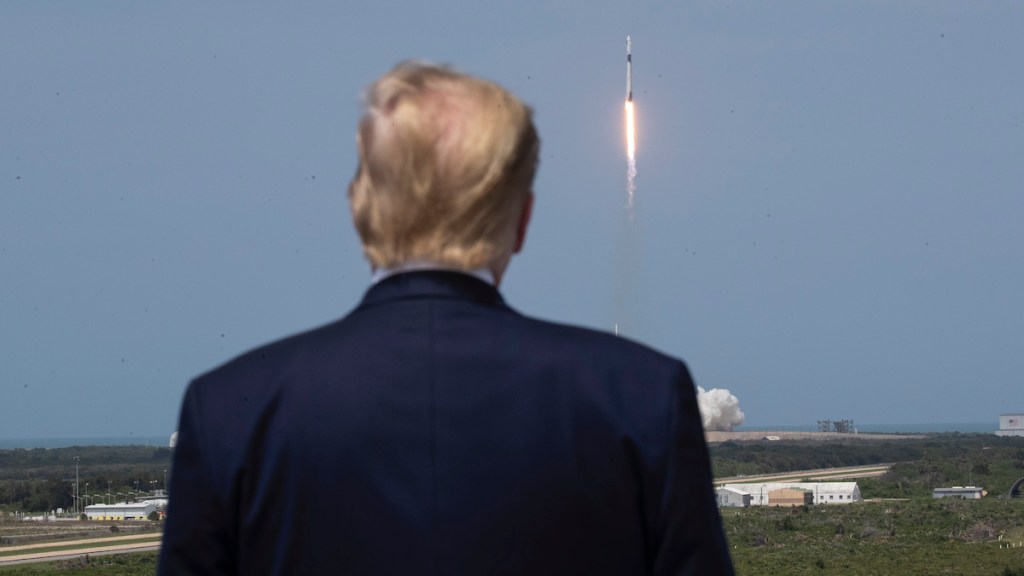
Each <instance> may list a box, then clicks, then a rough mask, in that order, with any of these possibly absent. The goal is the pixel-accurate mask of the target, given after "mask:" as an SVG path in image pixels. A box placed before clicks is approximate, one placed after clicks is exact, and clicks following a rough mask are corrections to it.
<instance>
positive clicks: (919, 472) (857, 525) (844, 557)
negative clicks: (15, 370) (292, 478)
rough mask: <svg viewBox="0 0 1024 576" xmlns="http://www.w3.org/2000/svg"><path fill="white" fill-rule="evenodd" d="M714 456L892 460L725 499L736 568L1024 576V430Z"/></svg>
mask: <svg viewBox="0 0 1024 576" xmlns="http://www.w3.org/2000/svg"><path fill="white" fill-rule="evenodd" d="M712 457H713V460H714V465H715V470H716V472H718V475H719V476H726V475H732V474H763V473H772V472H775V473H780V472H789V471H792V470H805V469H812V468H818V467H829V466H853V465H867V464H874V463H878V462H896V463H897V464H896V465H895V466H893V467H892V469H891V470H890V471H889V472H887V473H886V474H884V475H883V476H879V477H876V478H865V479H858V480H857V481H858V483H859V484H860V487H861V492H862V494H863V496H864V497H865V498H868V499H870V500H871V501H867V502H860V503H855V504H850V505H842V506H840V505H833V506H822V505H819V506H806V507H799V508H767V507H764V508H748V509H725V510H723V511H722V519H723V522H724V526H725V531H726V537H727V538H728V540H729V545H730V548H731V552H732V555H733V560H734V562H735V564H736V569H737V573H738V574H739V575H740V576H776V575H778V576H800V575H835V576H840V575H841V576H917V575H921V576H935V575H947V574H948V575H961V576H1024V499H1009V498H1006V497H1005V495H1006V494H1007V493H1008V492H1009V490H1010V486H1011V485H1012V484H1013V482H1015V481H1016V480H1017V479H1018V478H1020V477H1022V476H1024V438H997V437H995V436H992V435H944V436H937V437H928V438H923V439H918V440H900V441H894V442H885V441H857V442H852V443H847V442H828V443H821V442H792V443H790V442H771V443H758V442H736V443H733V442H728V443H723V444H721V445H718V446H714V447H713V448H712ZM966 484H975V485H978V486H982V487H984V488H985V489H986V490H988V492H989V495H988V496H987V497H986V498H984V499H982V500H978V501H967V500H934V499H932V498H931V490H932V489H933V488H934V487H937V486H952V485H966ZM140 526H141V525H140ZM147 529H153V530H156V529H158V526H157V525H155V524H154V525H152V526H150V527H147ZM104 531H106V535H108V536H109V535H112V533H111V532H110V530H109V526H104V525H103V524H102V523H87V522H67V523H61V522H58V523H43V524H38V523H25V522H11V521H2V520H0V542H2V541H3V540H4V539H5V538H6V539H7V542H6V543H7V544H8V545H14V544H36V543H37V541H38V540H40V539H42V540H48V542H45V543H44V542H39V545H40V546H66V545H72V544H71V542H70V541H69V539H70V538H71V537H75V538H85V537H96V536H98V535H102V533H103V532H104ZM118 534H119V535H122V536H123V535H127V534H133V532H127V534H126V531H125V530H120V531H119V533H118ZM139 536H140V537H146V536H145V534H139ZM153 537H154V538H155V536H153ZM2 550H3V547H0V554H2ZM155 571H156V553H154V552H142V553H133V554H118V555H111V556H91V557H90V558H89V561H88V562H86V561H84V560H82V559H76V560H70V561H63V562H47V563H39V564H32V565H23V566H12V567H6V568H0V576H17V575H37V576H38V575H40V574H47V573H52V574H70V575H76V576H77V575H92V574H104V575H125V576H128V575H131V576H135V575H152V574H154V573H155Z"/></svg>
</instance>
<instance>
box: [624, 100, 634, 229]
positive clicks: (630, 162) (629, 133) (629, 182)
mask: <svg viewBox="0 0 1024 576" xmlns="http://www.w3.org/2000/svg"><path fill="white" fill-rule="evenodd" d="M635 193H636V123H635V120H634V116H633V103H632V102H631V101H628V100H627V101H626V206H627V207H628V208H630V209H632V208H633V195H634V194H635ZM630 217H632V213H630Z"/></svg>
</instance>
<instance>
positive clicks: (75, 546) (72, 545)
mask: <svg viewBox="0 0 1024 576" xmlns="http://www.w3.org/2000/svg"><path fill="white" fill-rule="evenodd" d="M161 537H162V535H161V534H147V535H144V536H139V537H138V538H128V539H124V540H116V541H112V542H88V543H82V542H77V543H76V542H69V543H67V544H40V545H39V546H36V547H33V548H19V549H18V550H4V549H3V548H0V560H2V559H3V558H4V557H5V556H20V555H23V554H34V553H37V552H61V551H65V550H81V549H83V548H96V547H98V546H107V545H115V544H138V543H141V542H153V543H156V542H159V541H160V538H161Z"/></svg>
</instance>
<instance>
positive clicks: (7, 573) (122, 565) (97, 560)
mask: <svg viewBox="0 0 1024 576" xmlns="http://www.w3.org/2000/svg"><path fill="white" fill-rule="evenodd" d="M156 559H157V553H156V552H138V553H135V554H112V555H109V556H89V557H88V558H85V557H80V558H75V559H72V560H62V561H59V562H42V563H39V564H21V565H17V566H7V567H0V575H3V576H40V575H42V574H73V575H75V576H152V575H153V574H155V573H156Z"/></svg>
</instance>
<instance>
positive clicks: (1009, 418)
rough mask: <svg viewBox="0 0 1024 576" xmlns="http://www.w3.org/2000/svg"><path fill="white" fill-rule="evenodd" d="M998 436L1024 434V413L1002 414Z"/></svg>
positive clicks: (997, 431)
mask: <svg viewBox="0 0 1024 576" xmlns="http://www.w3.org/2000/svg"><path fill="white" fill-rule="evenodd" d="M996 435H997V436H1024V414H1000V415H999V430H996Z"/></svg>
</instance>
